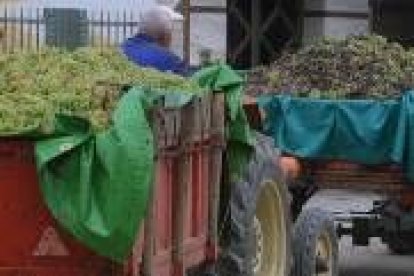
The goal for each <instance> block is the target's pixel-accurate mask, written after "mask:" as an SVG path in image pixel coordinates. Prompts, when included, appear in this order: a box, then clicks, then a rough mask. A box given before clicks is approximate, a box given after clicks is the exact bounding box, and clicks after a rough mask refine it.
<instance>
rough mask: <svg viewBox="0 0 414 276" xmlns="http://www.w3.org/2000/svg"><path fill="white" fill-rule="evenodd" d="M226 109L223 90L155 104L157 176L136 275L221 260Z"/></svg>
mask: <svg viewBox="0 0 414 276" xmlns="http://www.w3.org/2000/svg"><path fill="white" fill-rule="evenodd" d="M224 112H225V110H224V95H223V94H222V93H215V94H208V95H205V96H203V97H197V98H194V100H192V101H191V102H190V103H189V104H187V105H186V106H184V107H182V108H165V107H164V104H163V102H162V101H161V102H160V105H159V106H158V107H156V108H155V109H154V110H153V125H154V135H155V136H154V137H155V141H156V152H157V156H156V160H155V163H156V167H157V168H156V180H155V182H154V187H153V194H152V200H151V203H150V204H149V208H148V215H147V218H146V222H145V227H144V231H143V232H141V233H140V237H139V238H138V241H137V243H138V244H137V246H136V249H135V254H134V256H135V257H134V258H132V260H133V262H132V263H133V265H132V266H133V268H134V269H133V272H132V273H131V274H132V275H141V274H139V273H142V275H161V276H167V275H168V276H169V275H174V276H175V275H177V276H178V275H180V276H181V275H185V273H186V270H187V269H189V268H192V267H194V266H199V265H200V264H208V263H214V262H215V261H216V260H217V258H218V253H219V250H218V237H217V219H218V218H217V214H218V206H219V198H220V194H219V191H220V184H221V170H222V154H223V151H224V149H225V131H224V127H225V122H224V120H225V116H224ZM142 241H143V246H142Z"/></svg>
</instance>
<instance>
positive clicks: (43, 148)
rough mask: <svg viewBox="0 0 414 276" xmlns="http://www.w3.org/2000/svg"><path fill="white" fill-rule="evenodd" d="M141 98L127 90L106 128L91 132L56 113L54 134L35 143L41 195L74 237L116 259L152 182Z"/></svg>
mask: <svg viewBox="0 0 414 276" xmlns="http://www.w3.org/2000/svg"><path fill="white" fill-rule="evenodd" d="M146 100H147V97H146V96H145V93H144V92H143V91H142V90H139V89H132V90H130V91H129V92H128V93H127V94H126V95H124V96H123V97H122V98H121V100H120V102H119V104H118V106H117V108H116V110H115V112H114V114H113V124H112V127H111V128H110V129H109V130H107V131H105V132H103V133H100V134H97V135H95V134H93V133H92V132H91V130H90V125H89V124H88V122H85V121H84V120H81V119H77V118H70V117H62V116H60V117H58V118H57V119H56V126H55V134H54V135H53V136H52V137H46V138H43V139H39V140H38V141H37V143H36V161H37V166H38V175H39V179H40V185H41V189H42V192H43V196H44V199H45V201H46V203H47V206H48V207H49V209H50V211H51V212H52V214H53V215H54V217H55V218H56V219H57V221H58V222H59V223H60V224H61V225H62V226H63V227H64V228H65V229H67V230H69V232H70V233H71V234H72V235H74V236H75V237H76V238H77V239H78V240H79V241H81V242H82V243H84V244H85V245H87V246H88V247H89V248H91V249H93V250H94V251H96V252H97V253H99V254H101V255H104V256H107V257H109V258H111V259H113V260H116V261H122V260H123V259H125V257H126V256H127V255H128V254H129V252H130V249H131V247H132V245H133V243H134V241H135V236H136V233H137V229H138V226H139V223H140V222H141V219H142V218H143V217H144V215H145V211H146V204H147V197H148V196H147V195H148V190H149V187H150V184H151V182H152V180H153V171H154V161H153V156H154V149H153V138H152V131H151V128H150V124H149V122H148V120H147V118H146V114H145V113H146V110H147V107H146V104H147V101H146Z"/></svg>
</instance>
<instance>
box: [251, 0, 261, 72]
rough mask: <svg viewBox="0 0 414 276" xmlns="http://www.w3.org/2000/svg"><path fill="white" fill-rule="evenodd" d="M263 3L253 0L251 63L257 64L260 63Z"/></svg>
mask: <svg viewBox="0 0 414 276" xmlns="http://www.w3.org/2000/svg"><path fill="white" fill-rule="evenodd" d="M260 9H261V5H260V1H251V18H252V19H251V31H252V32H251V35H252V39H251V40H250V43H251V47H252V48H251V49H252V50H251V65H252V66H257V65H259V63H260V44H261V42H260V38H261V36H262V31H261V30H260V25H261V24H260V23H261V22H260V21H261V11H260Z"/></svg>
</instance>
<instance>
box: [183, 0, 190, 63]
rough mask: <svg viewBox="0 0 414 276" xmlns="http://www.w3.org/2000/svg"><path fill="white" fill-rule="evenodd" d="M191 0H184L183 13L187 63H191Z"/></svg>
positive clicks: (185, 59) (184, 45)
mask: <svg viewBox="0 0 414 276" xmlns="http://www.w3.org/2000/svg"><path fill="white" fill-rule="evenodd" d="M190 6H191V4H190V0H183V14H184V28H183V32H184V33H183V37H184V43H183V47H184V49H183V53H184V61H185V62H186V63H187V64H190V57H191V46H190V44H191V38H190V35H191V12H190Z"/></svg>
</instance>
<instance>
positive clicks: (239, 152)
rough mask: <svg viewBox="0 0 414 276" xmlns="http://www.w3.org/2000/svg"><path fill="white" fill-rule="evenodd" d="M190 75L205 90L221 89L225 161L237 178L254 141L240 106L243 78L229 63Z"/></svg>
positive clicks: (233, 178) (219, 90)
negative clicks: (226, 115)
mask: <svg viewBox="0 0 414 276" xmlns="http://www.w3.org/2000/svg"><path fill="white" fill-rule="evenodd" d="M193 78H194V79H195V80H196V81H197V82H198V83H199V85H200V86H201V87H202V88H205V89H206V90H208V91H216V92H224V93H225V99H226V106H227V110H228V111H229V118H228V119H229V120H228V122H227V154H228V158H227V162H228V165H229V170H230V173H231V180H232V181H236V180H237V179H238V178H239V177H240V173H241V172H242V171H243V169H244V167H245V166H246V164H247V162H248V160H249V158H250V153H251V151H252V149H253V148H252V146H253V145H254V143H255V139H254V136H253V132H252V130H251V129H250V127H249V124H248V120H247V117H246V114H245V112H244V109H243V106H242V96H243V89H244V79H242V78H241V77H240V75H239V74H238V73H237V72H236V71H234V70H232V69H231V68H230V67H229V66H228V65H226V64H222V63H218V64H215V65H212V66H209V67H207V68H205V69H203V70H200V71H199V72H197V73H196V74H195V75H194V76H193Z"/></svg>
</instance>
